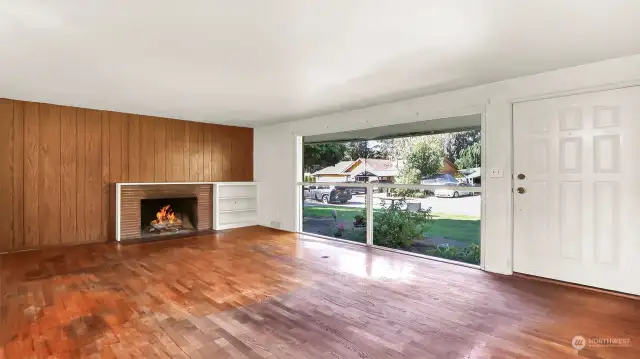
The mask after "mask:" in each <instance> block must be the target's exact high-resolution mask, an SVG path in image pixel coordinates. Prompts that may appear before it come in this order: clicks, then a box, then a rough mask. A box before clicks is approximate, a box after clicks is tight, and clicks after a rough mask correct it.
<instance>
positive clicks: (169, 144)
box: [161, 118, 176, 182]
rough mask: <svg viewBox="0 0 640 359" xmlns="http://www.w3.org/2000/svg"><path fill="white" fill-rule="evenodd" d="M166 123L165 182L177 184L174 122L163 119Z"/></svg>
mask: <svg viewBox="0 0 640 359" xmlns="http://www.w3.org/2000/svg"><path fill="white" fill-rule="evenodd" d="M161 120H162V121H164V147H165V151H166V152H165V156H164V160H165V162H164V170H165V180H166V181H167V182H175V181H176V179H175V175H174V174H173V170H174V166H173V160H174V155H173V153H174V152H175V150H174V149H173V148H174V146H173V132H172V131H173V120H170V119H167V118H163V119H161Z"/></svg>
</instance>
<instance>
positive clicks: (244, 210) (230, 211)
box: [220, 208, 257, 213]
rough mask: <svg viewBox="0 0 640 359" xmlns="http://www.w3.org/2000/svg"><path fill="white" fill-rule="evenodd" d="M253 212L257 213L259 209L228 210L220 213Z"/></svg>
mask: <svg viewBox="0 0 640 359" xmlns="http://www.w3.org/2000/svg"><path fill="white" fill-rule="evenodd" d="M253 211H257V209H255V208H241V209H226V210H220V213H234V212H253Z"/></svg>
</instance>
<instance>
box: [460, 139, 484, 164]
mask: <svg viewBox="0 0 640 359" xmlns="http://www.w3.org/2000/svg"><path fill="white" fill-rule="evenodd" d="M480 154H481V149H480V142H476V143H474V144H472V145H471V146H469V147H467V148H465V149H463V150H462V151H460V158H458V160H457V161H456V166H458V168H460V169H463V168H475V167H480V163H481V161H482V160H481V156H480Z"/></svg>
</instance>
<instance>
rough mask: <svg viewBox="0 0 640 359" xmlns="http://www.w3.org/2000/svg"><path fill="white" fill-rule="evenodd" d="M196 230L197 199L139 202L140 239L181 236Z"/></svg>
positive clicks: (162, 199) (181, 198)
mask: <svg viewBox="0 0 640 359" xmlns="http://www.w3.org/2000/svg"><path fill="white" fill-rule="evenodd" d="M197 230H198V198H197V197H179V198H151V199H141V200H140V237H144V238H148V237H153V236H167V235H182V234H185V233H189V232H196V231H197Z"/></svg>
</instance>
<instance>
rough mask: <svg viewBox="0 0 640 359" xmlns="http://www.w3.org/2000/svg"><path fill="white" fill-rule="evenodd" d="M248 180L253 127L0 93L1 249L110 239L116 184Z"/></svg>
mask: <svg viewBox="0 0 640 359" xmlns="http://www.w3.org/2000/svg"><path fill="white" fill-rule="evenodd" d="M251 180H253V130H252V129H250V128H243V127H233V126H222V125H213V124H204V123H198V122H189V121H181V120H173V119H167V118H158V117H149V116H141V115H130V114H123V113H116V112H109V111H99V110H89V109H82V108H75V107H66V106H57V105H50V104H43V103H34V102H23V101H15V100H6V99H0V211H1V212H2V218H0V252H3V251H12V250H21V249H28V248H39V247H46V246H57V245H70V244H79V243H90V242H103V241H108V240H113V238H114V231H115V228H114V227H115V225H114V212H115V208H114V206H115V195H114V192H115V186H114V185H113V184H114V183H116V182H181V181H251Z"/></svg>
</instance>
